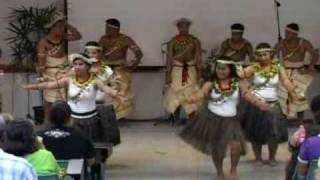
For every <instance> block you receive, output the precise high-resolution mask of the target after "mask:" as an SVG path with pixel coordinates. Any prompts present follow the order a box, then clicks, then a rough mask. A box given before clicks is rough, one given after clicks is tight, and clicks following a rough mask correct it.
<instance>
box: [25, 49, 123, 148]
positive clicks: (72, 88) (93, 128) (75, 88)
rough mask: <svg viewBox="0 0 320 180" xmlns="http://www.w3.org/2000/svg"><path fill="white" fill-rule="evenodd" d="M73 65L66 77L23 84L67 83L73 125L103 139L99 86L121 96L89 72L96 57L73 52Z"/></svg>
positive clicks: (51, 85) (39, 86)
mask: <svg viewBox="0 0 320 180" xmlns="http://www.w3.org/2000/svg"><path fill="white" fill-rule="evenodd" d="M69 59H70V61H71V63H72V64H73V68H74V75H72V76H71V77H63V78H61V79H59V80H57V81H50V82H43V83H37V84H31V85H25V86H23V87H24V88H26V89H55V88H61V87H68V100H67V101H68V104H69V105H70V107H71V110H72V113H71V117H72V118H73V120H74V125H75V126H76V127H78V128H79V129H80V130H81V131H82V132H84V133H85V134H86V135H87V136H89V137H90V138H91V139H92V140H93V141H95V142H101V141H103V138H101V128H100V125H99V117H98V116H97V114H98V113H97V110H96V102H95V98H96V94H97V89H99V90H101V91H103V92H104V93H106V94H109V95H110V96H112V97H119V94H118V92H117V91H116V90H114V89H112V88H111V87H109V86H106V85H104V83H103V82H102V81H101V80H100V79H98V78H97V77H96V76H95V75H94V73H90V71H89V70H90V67H91V64H92V63H93V62H95V61H96V59H94V58H88V56H87V55H85V54H72V55H70V57H69Z"/></svg>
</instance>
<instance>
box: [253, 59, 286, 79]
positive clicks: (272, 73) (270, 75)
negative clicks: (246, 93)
mask: <svg viewBox="0 0 320 180" xmlns="http://www.w3.org/2000/svg"><path fill="white" fill-rule="evenodd" d="M253 67H254V68H255V70H256V72H257V73H258V74H259V76H260V77H263V78H266V79H270V78H273V77H275V76H276V75H277V74H278V73H279V70H280V63H279V61H277V60H273V61H272V63H271V69H270V71H268V72H266V71H264V70H263V69H262V67H261V65H260V64H259V63H255V64H254V65H253Z"/></svg>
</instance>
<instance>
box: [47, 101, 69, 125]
mask: <svg viewBox="0 0 320 180" xmlns="http://www.w3.org/2000/svg"><path fill="white" fill-rule="evenodd" d="M70 115H71V108H70V106H69V104H68V103H67V102H65V101H56V102H55V103H53V104H52V106H51V109H50V113H49V121H50V122H51V123H52V124H53V125H54V126H63V125H65V124H67V123H68V122H69V121H70Z"/></svg>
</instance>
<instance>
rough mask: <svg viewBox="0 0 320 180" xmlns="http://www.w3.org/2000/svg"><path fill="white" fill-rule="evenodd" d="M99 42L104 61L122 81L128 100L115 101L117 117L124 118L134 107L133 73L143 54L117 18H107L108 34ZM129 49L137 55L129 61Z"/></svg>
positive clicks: (122, 87)
mask: <svg viewBox="0 0 320 180" xmlns="http://www.w3.org/2000/svg"><path fill="white" fill-rule="evenodd" d="M99 43H100V45H101V47H102V52H103V59H102V63H104V64H107V65H109V66H110V67H112V69H113V71H114V73H115V74H116V75H117V78H118V79H119V81H121V82H122V83H121V84H120V91H122V92H124V93H125V96H126V97H127V98H126V99H127V100H126V101H123V102H121V103H120V102H116V101H115V103H114V108H115V111H116V116H117V119H122V118H125V117H127V116H128V114H129V113H130V112H131V111H132V108H133V97H132V92H131V78H132V77H131V76H132V74H131V73H132V71H133V70H134V69H136V67H137V66H138V64H139V63H140V61H141V58H142V56H143V54H142V51H141V49H140V48H139V46H138V45H137V44H136V43H135V42H134V40H133V39H132V38H131V37H129V36H127V35H124V34H122V33H120V22H119V20H117V19H108V20H106V34H105V35H103V36H102V37H101V38H100V41H99ZM128 49H130V50H131V51H132V52H133V53H134V55H135V59H134V60H132V61H130V62H129V63H127V60H126V58H127V52H128ZM128 66H129V67H128Z"/></svg>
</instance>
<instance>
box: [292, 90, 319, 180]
mask: <svg viewBox="0 0 320 180" xmlns="http://www.w3.org/2000/svg"><path fill="white" fill-rule="evenodd" d="M311 111H312V112H313V114H314V117H315V122H316V124H317V126H319V124H320V96H316V97H315V98H313V100H312V102H311ZM317 126H313V127H312V128H311V129H310V130H309V131H310V132H311V133H310V134H308V133H309V132H308V129H307V130H306V137H307V139H306V140H305V141H304V142H303V143H302V145H301V146H300V148H299V154H298V158H297V159H298V165H297V167H298V169H297V170H298V176H299V177H302V178H303V177H305V176H306V174H307V172H308V166H309V165H310V163H311V162H312V161H314V160H318V159H319V158H320V131H319V130H318V128H317ZM311 134H313V135H314V134H317V135H315V136H312V135H311Z"/></svg>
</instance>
